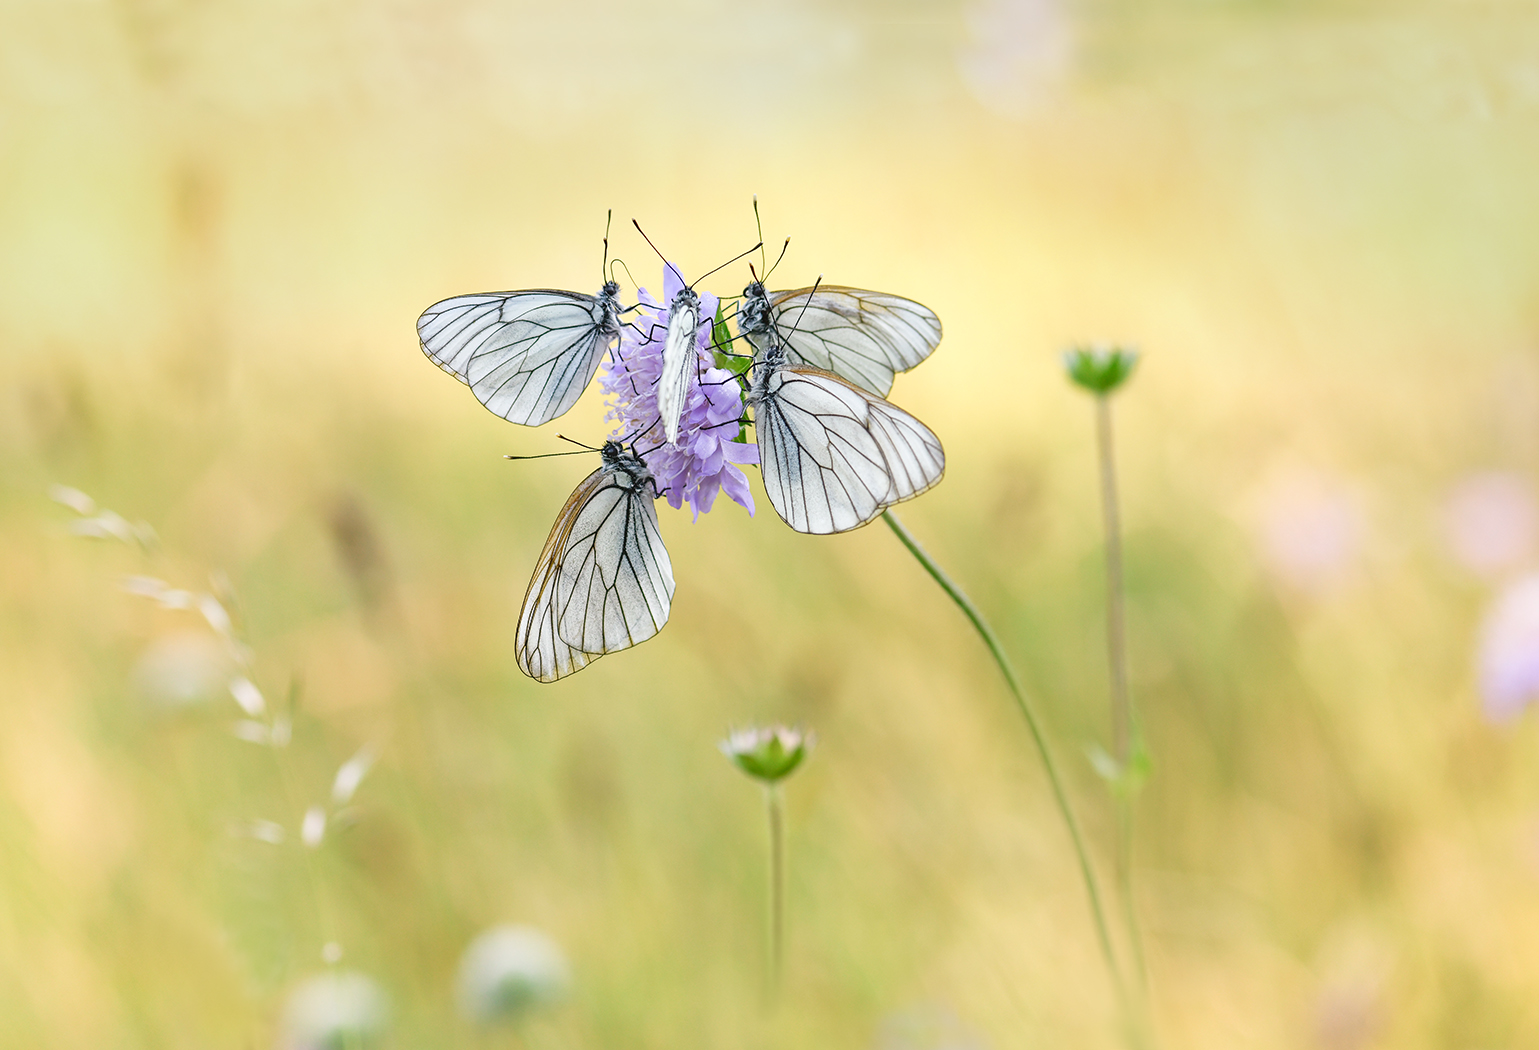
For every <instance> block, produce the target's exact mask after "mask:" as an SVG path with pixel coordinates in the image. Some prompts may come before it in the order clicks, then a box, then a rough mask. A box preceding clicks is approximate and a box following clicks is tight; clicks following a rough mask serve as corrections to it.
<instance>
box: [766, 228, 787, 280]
mask: <svg viewBox="0 0 1539 1050" xmlns="http://www.w3.org/2000/svg"><path fill="white" fill-rule="evenodd" d="M790 247H791V238H789V237H787V238H786V242H785V243H784V244H782V245H781V246H780V254H779V255H777V256H775V265H774V266H771V267H770V268H769V270H768V271H766V272H765V274H764V279H765V280H766V281H767V280H769V279H770V274H772V273H774V272H775V270H776V268H777V267H778V266H779V265H780V260H781V259H784V258H785V257H786V250H787V249H789V248H790Z"/></svg>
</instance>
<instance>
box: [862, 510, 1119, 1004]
mask: <svg viewBox="0 0 1539 1050" xmlns="http://www.w3.org/2000/svg"><path fill="white" fill-rule="evenodd" d="M882 518H883V520H885V521H886V522H887V524H888V526H889V527H890V528H891V529H892V531H893V532H894V533H896V534H897V537H898V539H899V540H900V541H901V542H902V543H903V546H905V547H907V548H908V552H909V553H910V554H912V555H913V556H914V557H915V559H917V560H918V562H919V564H920V565H922V566H924V569H925V571H926V572H928V573H929V574H930V576H931V578H932V579H934V580H935V582H936V583H938V584H940V587H941V590H943V591H945V592H946V595H947V597H949V598H950V599H951V600H952V601H953V602H955V603H956V605H957V608H959V609H961V610H962V615H964V616H966V617H967V619H968V621H969V622H970V623H971V624H972V625H973V629H974V630H976V631H977V632H978V636H979V637H980V638H982V639H983V644H984V645H985V646H987V647H988V650H989V654H990V655H991V656H993V657H994V662H995V663H996V664H997V665H998V666H999V671H1000V674H1002V675H1004V678H1005V684H1006V685H1007V686H1009V688H1010V695H1011V696H1012V697H1013V698H1014V699H1015V706H1016V707H1017V708H1019V709H1020V712H1021V717H1022V718H1024V719H1025V720H1026V728H1027V729H1029V730H1030V731H1031V739H1032V741H1033V742H1034V743H1035V744H1036V745H1037V754H1038V755H1039V756H1040V757H1041V759H1042V768H1043V770H1044V771H1045V772H1046V773H1047V779H1048V783H1049V784H1051V785H1052V788H1053V799H1054V801H1055V802H1057V804H1058V812H1059V813H1060V814H1061V815H1062V816H1063V822H1064V826H1065V827H1067V828H1068V831H1069V838H1070V839H1071V840H1072V841H1073V843H1074V853H1075V855H1076V857H1077V858H1078V859H1079V870H1080V876H1081V877H1082V878H1083V879H1084V882H1085V895H1086V896H1087V897H1089V898H1090V913H1091V916H1092V918H1094V920H1095V931H1096V937H1097V939H1098V940H1099V941H1100V945H1101V954H1102V956H1104V957H1105V960H1106V969H1107V971H1108V973H1109V974H1110V975H1111V979H1112V984H1113V985H1114V986H1115V988H1116V992H1117V998H1118V1001H1119V1002H1120V1004H1121V1006H1122V1010H1123V1015H1124V1020H1125V1022H1126V1023H1127V1024H1128V1025H1130V1026H1133V1025H1134V1024H1135V1023H1136V1022H1135V1021H1134V1015H1133V1012H1132V1009H1131V1006H1130V1004H1129V1001H1128V993H1127V987H1126V985H1125V984H1124V983H1123V980H1122V971H1121V969H1120V968H1119V967H1118V966H1117V956H1116V953H1115V952H1113V950H1112V940H1111V932H1110V930H1109V929H1108V928H1107V925H1106V912H1105V909H1103V908H1102V907H1101V891H1100V890H1099V889H1098V888H1097V886H1096V880H1095V869H1094V868H1093V867H1092V866H1091V864H1090V853H1089V851H1088V850H1086V848H1085V838H1084V836H1083V835H1082V834H1081V833H1080V830H1079V821H1078V820H1077V819H1076V818H1075V816H1074V809H1073V808H1072V807H1071V806H1070V805H1069V796H1068V794H1067V793H1066V792H1065V791H1064V788H1063V781H1062V779H1060V777H1059V776H1058V766H1057V764H1056V763H1055V762H1054V761H1053V754H1052V751H1051V750H1050V749H1049V748H1048V745H1047V737H1046V736H1044V735H1043V733H1042V726H1041V723H1040V722H1038V721H1037V715H1036V712H1035V711H1033V710H1032V707H1031V701H1030V700H1028V699H1027V697H1026V691H1025V690H1024V689H1022V688H1021V682H1020V679H1019V678H1017V677H1016V674H1015V668H1014V667H1013V666H1011V664H1010V658H1009V657H1007V656H1006V655H1005V651H1004V649H1003V648H1002V647H1001V646H1000V644H999V639H998V638H997V637H996V636H995V634H994V629H993V628H992V627H990V626H989V624H988V621H987V620H985V619H984V618H983V614H982V613H981V612H979V611H978V607H977V606H976V605H974V604H973V603H972V599H970V598H968V597H967V595H966V594H964V593H962V589H961V588H960V587H958V586H957V585H956V584H955V583H953V582H952V580H951V577H949V576H947V575H946V573H945V570H943V569H942V568H941V567H940V566H939V565H937V564H936V563H935V561H934V559H932V558H931V557H930V555H929V554H928V553H926V551H925V549H924V548H923V547H921V546H920V545H919V541H918V540H916V539H915V538H914V535H913V533H911V532H909V531H908V529H907V528H905V527H904V525H903V523H902V522H900V521H899V520H898V519H897V516H896V515H894V514H893V513H892V511H890V510H889V511H885V512H884V513H883V514H882Z"/></svg>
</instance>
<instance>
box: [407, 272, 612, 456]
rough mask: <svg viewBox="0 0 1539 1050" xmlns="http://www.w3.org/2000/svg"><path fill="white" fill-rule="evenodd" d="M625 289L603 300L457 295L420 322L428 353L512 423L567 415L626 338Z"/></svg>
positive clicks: (551, 294)
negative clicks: (622, 309) (623, 336)
mask: <svg viewBox="0 0 1539 1050" xmlns="http://www.w3.org/2000/svg"><path fill="white" fill-rule="evenodd" d="M619 290H620V287H619V285H617V284H615V283H614V282H613V281H610V282H608V283H606V284H605V285H604V287H603V289H602V290H601V291H600V292H599V294H598V295H584V294H582V293H580V292H566V291H561V290H559V289H553V288H536V289H530V290H527V291H521V292H487V293H483V294H478V295H457V296H455V297H453V298H452V299H445V300H443V301H442V302H438V303H434V304H433V305H432V306H430V307H428V308H427V309H426V310H425V311H423V314H422V316H421V317H420V318H418V319H417V334H418V336H419V337H420V338H421V340H422V351H423V353H425V354H427V355H428V357H429V358H431V359H432V360H433V362H434V363H435V364H437V365H438V366H439V367H440V368H442V369H443V370H444V371H446V372H448V373H450V374H451V375H453V376H455V377H457V378H458V379H459V380H460V381H461V382H463V383H465V384H467V385H468V386H469V387H470V389H471V392H472V393H474V394H475V395H476V399H477V400H479V401H480V402H481V403H482V404H483V405H485V406H486V407H487V408H489V409H491V410H492V411H493V412H495V413H496V414H497V415H499V416H501V417H502V418H503V419H506V420H507V421H508V422H510V423H521V424H523V425H525V426H539V425H540V424H541V423H547V422H549V421H550V420H552V419H555V418H556V417H557V416H559V415H561V414H562V413H564V412H565V411H566V410H567V409H569V408H571V407H572V406H573V405H574V404H576V403H577V399H578V397H580V396H581V395H582V392H583V390H584V389H585V388H586V387H587V385H588V383H589V382H591V381H592V379H593V375H594V373H595V372H597V371H598V366H599V362H600V361H602V360H603V357H604V353H605V352H606V351H607V350H608V349H609V347H610V344H611V343H613V342H614V340H615V339H616V338H617V337H618V336H619V334H620V302H619V299H618V294H619Z"/></svg>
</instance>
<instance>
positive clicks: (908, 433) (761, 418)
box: [748, 350, 946, 535]
mask: <svg viewBox="0 0 1539 1050" xmlns="http://www.w3.org/2000/svg"><path fill="white" fill-rule="evenodd" d="M754 368H755V375H754V382H753V386H752V388H751V389H750V392H749V399H748V400H749V403H750V404H751V405H752V406H753V408H754V431H755V441H756V442H757V443H758V446H759V470H760V473H761V475H762V476H763V479H764V489H765V492H766V494H768V496H769V498H770V503H771V505H773V506H774V508H775V511H776V513H778V514H779V515H780V517H781V519H782V520H784V521H785V523H786V524H787V525H789V526H791V528H793V529H795V530H797V531H798V532H807V533H814V534H820V535H821V534H827V533H833V532H846V531H848V530H850V529H855V528H859V527H860V526H862V525H865V524H866V523H867V522H870V521H871V520H873V519H874V518H876V517H877V515H879V514H881V512H882V511H883V510H885V509H886V508H887V507H890V506H892V505H893V504H894V503H900V502H902V501H903V500H906V499H912V498H913V497H915V496H917V495H919V494H920V493H921V492H924V491H925V490H927V489H929V488H930V487H932V486H933V485H935V483H936V482H938V481H939V480H940V478H941V475H942V473H944V471H945V469H946V458H945V452H944V451H943V450H942V448H941V444H940V440H939V439H938V438H937V437H936V436H935V435H934V433H932V432H931V431H930V429H929V428H928V427H926V426H925V425H924V424H923V423H921V422H920V421H919V420H917V419H915V418H914V417H913V416H911V415H909V414H908V413H907V412H905V411H903V410H902V409H901V408H898V407H897V406H896V405H893V404H890V403H888V402H887V401H885V400H883V399H882V398H879V397H877V396H876V395H874V394H871V393H868V392H867V391H864V390H861V389H860V388H859V387H857V386H855V385H854V384H853V383H851V382H849V381H848V380H846V379H843V378H841V377H840V376H837V375H834V374H833V373H831V372H825V371H823V370H821V369H816V368H808V367H806V366H798V365H790V364H787V363H785V355H784V353H783V352H782V351H779V350H771V351H770V352H769V353H768V354H761V355H760V356H759V358H758V359H757V360H756V361H755V362H754Z"/></svg>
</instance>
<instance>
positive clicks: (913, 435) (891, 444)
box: [863, 392, 946, 506]
mask: <svg viewBox="0 0 1539 1050" xmlns="http://www.w3.org/2000/svg"><path fill="white" fill-rule="evenodd" d="M863 393H864V392H863ZM867 400H868V401H869V403H870V406H871V423H870V430H871V436H872V437H874V438H876V443H877V446H878V447H879V448H880V449H881V450H882V456H883V458H885V459H886V460H887V471H888V476H889V477H891V478H892V492H891V493H889V494H888V498H887V503H888V505H889V506H890V505H892V504H894V503H902V502H903V501H904V500H906V499H913V498H914V497H915V496H917V495H919V494H920V493H921V492H924V491H926V490H928V489H930V488H933V487H934V486H935V484H936V483H937V482H939V481H940V479H941V475H942V474H944V473H945V472H946V452H945V450H944V449H942V448H941V443H940V438H938V437H936V436H935V433H934V432H933V431H932V430H931V429H930V428H929V427H927V426H925V425H924V424H923V423H921V422H919V420H917V419H915V418H914V417H913V416H911V415H909V414H908V413H907V412H905V411H903V409H901V408H899V407H898V406H897V405H894V404H892V403H891V402H888V401H884V400H883V399H882V398H879V397H876V396H875V395H867Z"/></svg>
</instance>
